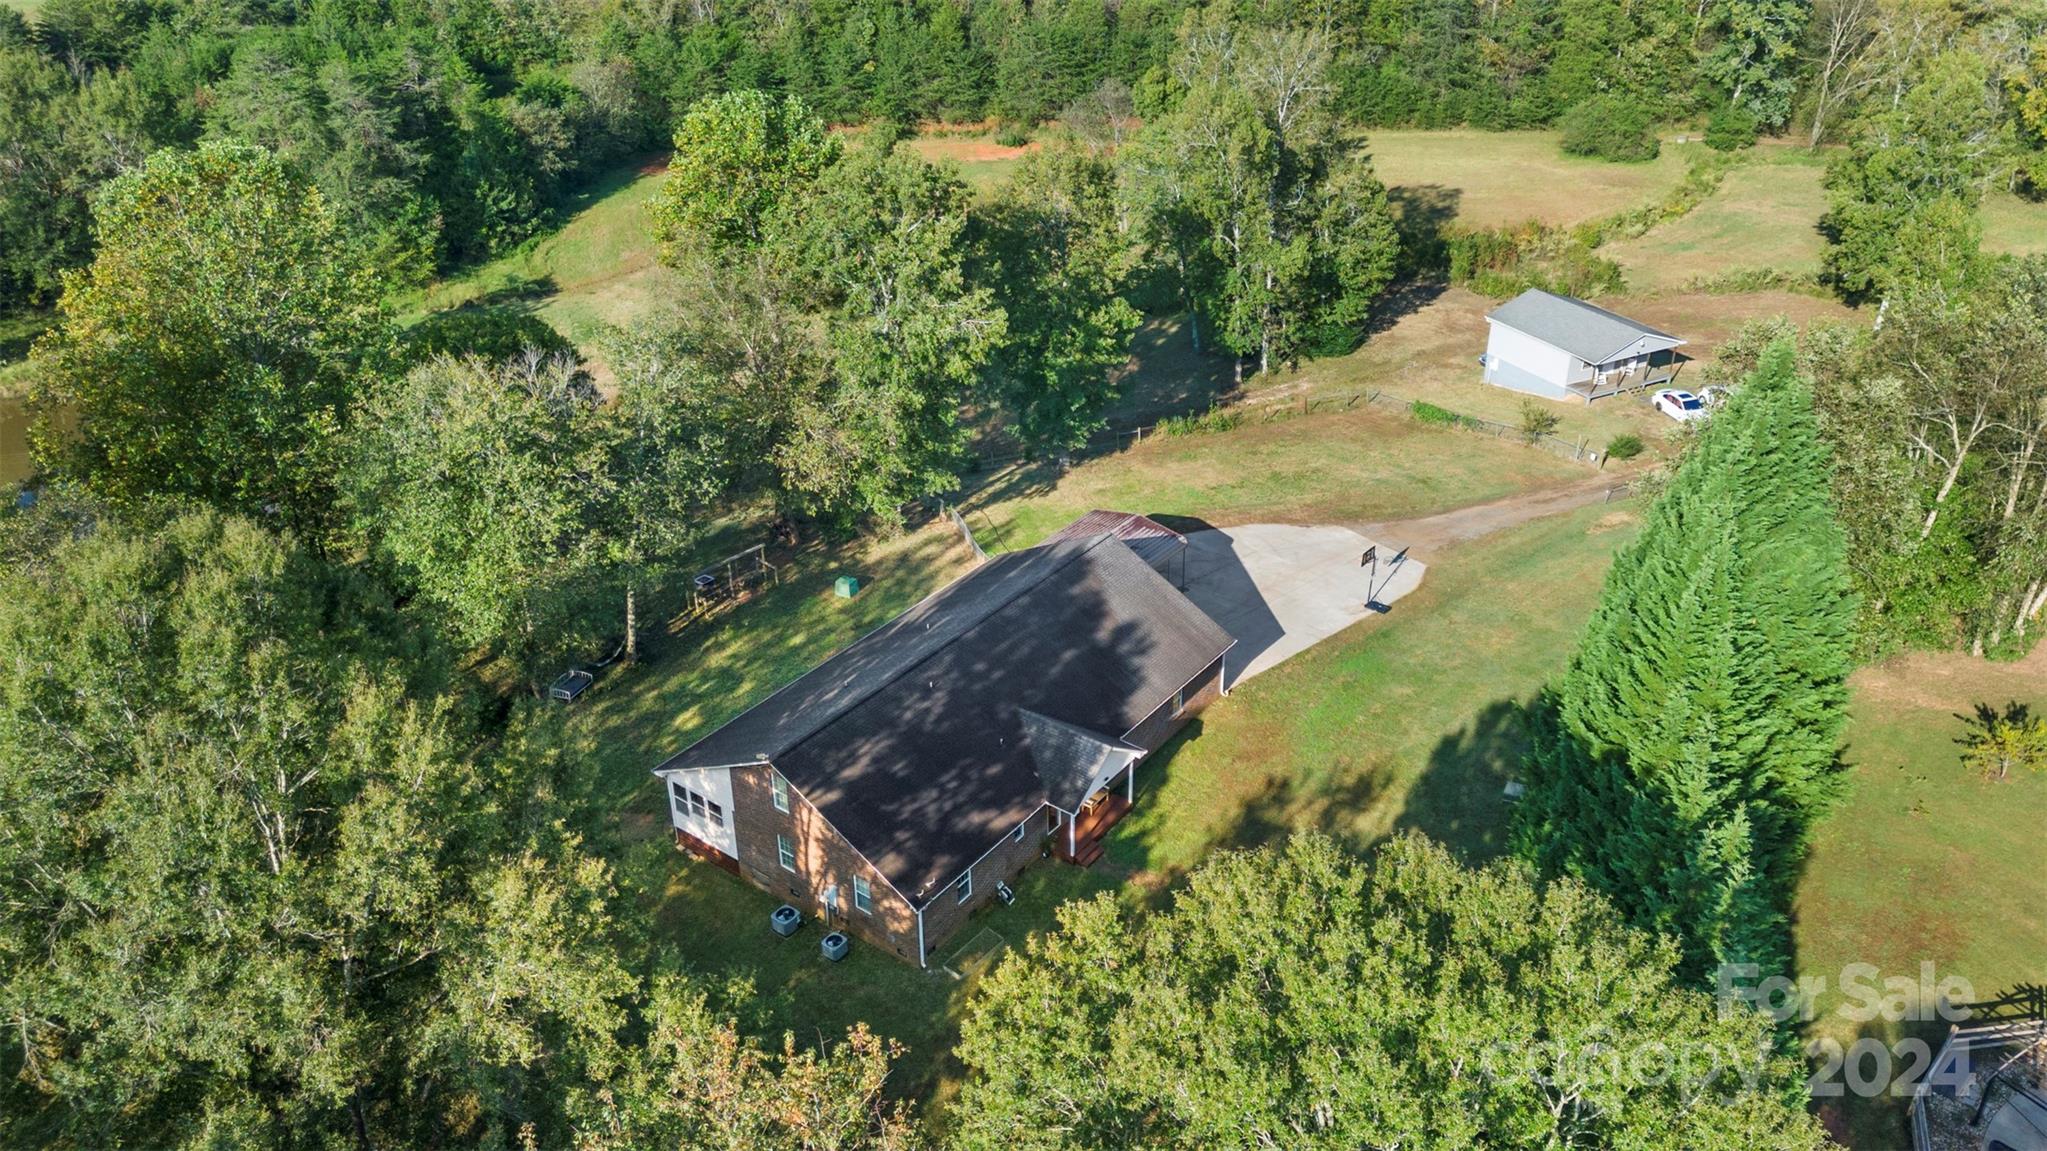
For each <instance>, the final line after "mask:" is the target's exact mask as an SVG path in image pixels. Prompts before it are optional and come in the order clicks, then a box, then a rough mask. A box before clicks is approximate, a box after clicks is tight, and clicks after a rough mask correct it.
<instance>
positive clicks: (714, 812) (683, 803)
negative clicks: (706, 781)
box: [668, 779, 725, 827]
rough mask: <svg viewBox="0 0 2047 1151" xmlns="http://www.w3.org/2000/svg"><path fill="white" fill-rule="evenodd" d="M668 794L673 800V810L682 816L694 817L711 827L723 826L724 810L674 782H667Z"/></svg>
mask: <svg viewBox="0 0 2047 1151" xmlns="http://www.w3.org/2000/svg"><path fill="white" fill-rule="evenodd" d="M668 792H669V794H670V796H672V797H673V798H674V800H675V810H677V811H679V812H681V813H682V814H684V815H689V816H694V817H695V818H697V819H701V820H704V821H706V822H708V823H709V824H710V825H711V826H712V827H723V826H725V809H724V808H723V807H720V806H719V805H717V804H715V803H712V802H711V801H710V800H708V799H706V798H704V797H703V796H701V795H698V794H697V793H696V792H694V791H691V790H690V789H689V788H687V787H684V786H683V785H682V784H680V783H678V782H676V781H675V780H672V779H671V780H669V781H668Z"/></svg>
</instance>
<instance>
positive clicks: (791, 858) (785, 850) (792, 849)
mask: <svg viewBox="0 0 2047 1151" xmlns="http://www.w3.org/2000/svg"><path fill="white" fill-rule="evenodd" d="M775 858H777V859H779V860H781V861H782V870H784V871H794V870H796V845H795V844H793V843H791V842H789V837H788V836H786V835H778V836H776V837H775Z"/></svg>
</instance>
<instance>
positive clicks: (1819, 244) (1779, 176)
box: [1600, 147, 1827, 294]
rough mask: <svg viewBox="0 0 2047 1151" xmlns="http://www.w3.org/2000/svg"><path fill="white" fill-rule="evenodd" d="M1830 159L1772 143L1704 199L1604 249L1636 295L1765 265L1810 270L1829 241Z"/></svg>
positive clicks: (1814, 270) (1817, 264)
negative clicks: (1825, 221) (1824, 225)
mask: <svg viewBox="0 0 2047 1151" xmlns="http://www.w3.org/2000/svg"><path fill="white" fill-rule="evenodd" d="M1825 175H1826V166H1825V157H1824V156H1822V155H1818V154H1815V153H1812V152H1809V151H1806V150H1804V149H1793V148H1775V147H1766V148H1761V149H1758V150H1757V152H1756V153H1755V154H1754V155H1753V156H1752V157H1751V158H1750V159H1749V161H1748V162H1747V163H1745V164H1743V165H1741V166H1740V167H1738V168H1735V169H1734V170H1733V171H1731V172H1729V173H1728V174H1727V177H1726V179H1725V180H1724V181H1723V182H1722V183H1721V185H1720V188H1719V190H1718V191H1716V192H1715V193H1714V194H1713V195H1712V196H1711V197H1709V198H1708V199H1707V200H1706V202H1705V203H1703V204H1700V205H1699V206H1698V207H1697V208H1694V209H1693V210H1692V211H1690V212H1688V213H1686V214H1685V215H1683V216H1681V217H1679V218H1677V219H1675V220H1672V221H1670V222H1669V223H1666V224H1662V225H1659V226H1658V227H1656V228H1654V229H1651V230H1650V231H1649V232H1648V233H1647V234H1645V235H1642V236H1638V237H1636V238H1634V239H1632V240H1626V241H1622V242H1620V243H1615V244H1610V245H1608V246H1606V247H1603V248H1601V249H1600V254H1601V255H1603V256H1606V257H1608V258H1610V259H1612V260H1614V261H1615V262H1617V263H1619V264H1620V266H1621V269H1622V271H1623V272H1624V273H1625V274H1626V276H1627V284H1628V290H1629V291H1630V292H1631V293H1645V294H1648V293H1661V292H1673V291H1680V290H1682V289H1683V288H1684V287H1685V286H1686V285H1688V284H1690V283H1693V282H1694V281H1706V280H1714V279H1718V278H1720V277H1723V276H1727V275H1731V274H1734V273H1738V272H1753V271H1761V270H1765V269H1770V270H1775V271H1780V272H1791V273H1796V274H1801V275H1812V274H1816V273H1818V271H1819V269H1820V256H1821V253H1822V252H1823V251H1824V249H1825V241H1824V240H1823V239H1822V238H1821V236H1820V233H1819V220H1820V216H1821V214H1822V213H1824V212H1825V211H1826V210H1827V196H1826V190H1825V188H1823V187H1822V186H1821V182H1822V180H1823V179H1824V177H1825Z"/></svg>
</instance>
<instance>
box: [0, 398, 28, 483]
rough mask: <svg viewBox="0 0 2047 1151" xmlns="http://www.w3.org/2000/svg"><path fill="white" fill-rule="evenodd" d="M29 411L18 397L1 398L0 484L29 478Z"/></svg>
mask: <svg viewBox="0 0 2047 1151" xmlns="http://www.w3.org/2000/svg"><path fill="white" fill-rule="evenodd" d="M28 423H29V419H28V410H27V405H26V404H24V403H23V402H22V400H21V399H20V398H19V397H16V396H0V484H11V483H14V482H15V481H17V480H20V479H24V478H26V477H27V476H28V470H29V462H28Z"/></svg>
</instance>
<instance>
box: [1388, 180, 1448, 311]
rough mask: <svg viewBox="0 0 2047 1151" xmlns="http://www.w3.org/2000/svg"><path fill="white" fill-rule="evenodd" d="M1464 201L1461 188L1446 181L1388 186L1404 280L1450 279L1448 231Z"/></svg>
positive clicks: (1400, 267)
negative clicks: (1445, 183)
mask: <svg viewBox="0 0 2047 1151" xmlns="http://www.w3.org/2000/svg"><path fill="white" fill-rule="evenodd" d="M1463 201H1464V190H1463V189H1462V188H1452V187H1448V186H1446V185H1443V184H1403V185H1400V186H1397V187H1393V188H1388V189H1387V190H1386V202H1387V204H1388V205H1389V206H1390V207H1391V208H1392V209H1393V226H1394V230H1395V231H1396V232H1397V233H1398V234H1399V236H1400V264H1399V275H1400V277H1401V278H1402V279H1403V280H1435V281H1442V280H1446V279H1448V277H1449V275H1450V247H1449V231H1450V226H1451V225H1452V224H1453V223H1455V222H1456V220H1457V212H1458V209H1459V208H1460V207H1461V206H1462V205H1463ZM1439 290H1440V289H1439Z"/></svg>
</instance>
